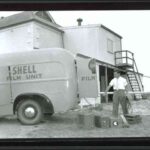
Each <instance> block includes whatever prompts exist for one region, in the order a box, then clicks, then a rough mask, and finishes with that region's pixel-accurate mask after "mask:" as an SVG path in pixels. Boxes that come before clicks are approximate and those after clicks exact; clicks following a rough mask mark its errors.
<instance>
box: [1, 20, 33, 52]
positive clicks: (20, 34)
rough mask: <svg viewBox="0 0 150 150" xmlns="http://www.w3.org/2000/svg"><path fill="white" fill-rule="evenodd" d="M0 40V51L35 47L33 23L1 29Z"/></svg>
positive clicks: (14, 50)
mask: <svg viewBox="0 0 150 150" xmlns="http://www.w3.org/2000/svg"><path fill="white" fill-rule="evenodd" d="M0 41H1V44H0V53H7V52H16V51H24V50H30V49H31V48H32V47H33V24H32V23H26V24H23V25H18V26H14V27H10V28H6V29H2V30H0Z"/></svg>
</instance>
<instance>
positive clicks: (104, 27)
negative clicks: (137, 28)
mask: <svg viewBox="0 0 150 150" xmlns="http://www.w3.org/2000/svg"><path fill="white" fill-rule="evenodd" d="M101 27H102V28H103V29H105V30H107V31H109V32H111V33H113V34H114V35H116V36H118V37H119V38H120V39H122V38H123V37H122V36H121V35H119V34H117V33H116V32H114V31H112V30H111V29H109V28H107V27H106V26H104V25H102V24H101Z"/></svg>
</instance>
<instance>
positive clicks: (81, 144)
mask: <svg viewBox="0 0 150 150" xmlns="http://www.w3.org/2000/svg"><path fill="white" fill-rule="evenodd" d="M27 10H28V11H29V10H30V11H32V10H51V11H52V10H150V0H0V11H27ZM149 148H150V138H149V137H140V138H135V137H134V138H132V137H130V138H124V137H123V138H52V139H49V138H41V139H40V138H39V139H37V138H36V139H22V138H20V139H0V149H54V150H55V149H83V150H84V149H86V150H88V149H92V150H94V149H108V150H109V149H137V150H138V149H149Z"/></svg>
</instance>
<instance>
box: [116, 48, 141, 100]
mask: <svg viewBox="0 0 150 150" xmlns="http://www.w3.org/2000/svg"><path fill="white" fill-rule="evenodd" d="M115 65H116V66H117V67H119V68H121V69H123V70H124V71H125V72H126V75H127V78H128V82H129V84H130V87H131V89H132V91H133V92H135V94H134V99H135V100H139V99H142V94H141V93H138V92H141V91H143V84H142V81H141V75H142V74H140V73H139V72H138V68H137V65H136V62H135V60H134V54H133V53H132V52H130V51H127V50H124V51H117V52H115ZM136 92H137V93H136Z"/></svg>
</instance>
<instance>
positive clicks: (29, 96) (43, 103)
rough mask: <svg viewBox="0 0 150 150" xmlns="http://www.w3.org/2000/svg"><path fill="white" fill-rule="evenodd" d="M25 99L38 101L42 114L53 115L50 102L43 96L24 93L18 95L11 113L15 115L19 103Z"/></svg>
mask: <svg viewBox="0 0 150 150" xmlns="http://www.w3.org/2000/svg"><path fill="white" fill-rule="evenodd" d="M25 99H33V100H35V101H38V102H39V103H40V105H41V106H42V108H43V111H44V113H51V114H53V113H54V107H53V104H52V102H51V100H50V99H49V98H48V97H47V96H46V95H44V94H41V93H24V94H20V95H18V96H17V97H16V98H15V100H14V104H13V113H14V114H15V113H16V111H17V108H18V106H19V103H21V102H22V101H23V100H25Z"/></svg>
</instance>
